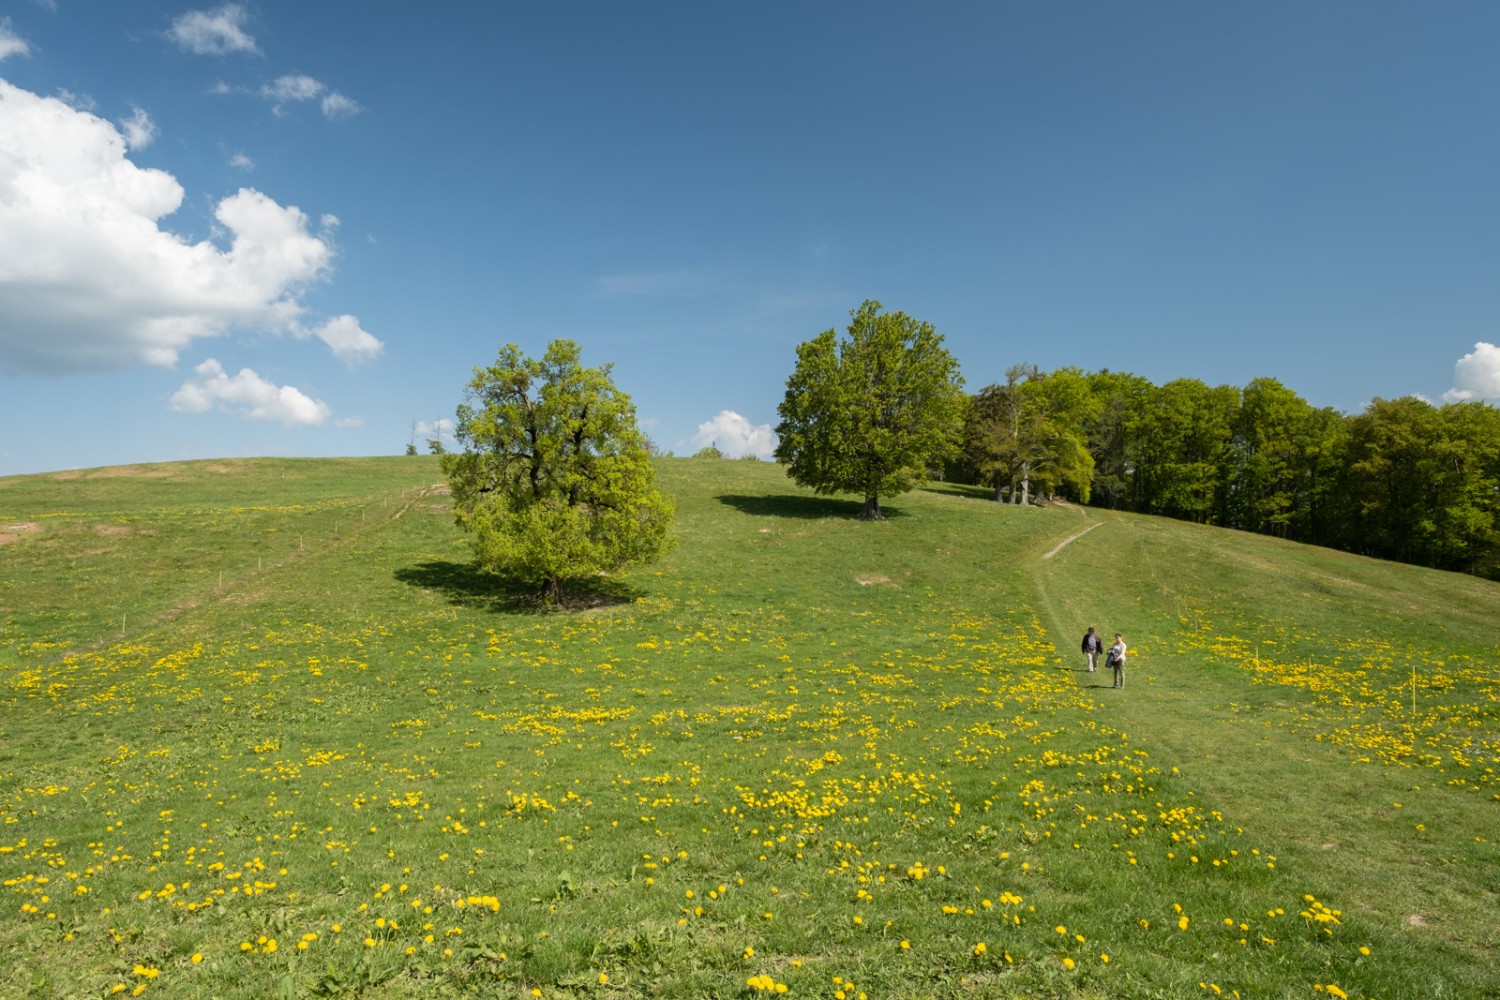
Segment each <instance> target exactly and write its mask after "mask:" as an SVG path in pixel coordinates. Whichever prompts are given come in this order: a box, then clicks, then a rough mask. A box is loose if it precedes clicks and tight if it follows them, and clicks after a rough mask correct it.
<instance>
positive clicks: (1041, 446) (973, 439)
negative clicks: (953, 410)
mask: <svg viewBox="0 0 1500 1000" xmlns="http://www.w3.org/2000/svg"><path fill="white" fill-rule="evenodd" d="M1005 376H1006V381H1005V384H1004V385H998V384H997V385H990V386H986V387H985V388H984V389H982V390H980V392H979V394H978V395H976V396H975V397H974V398H973V399H972V400H971V401H970V405H969V409H968V418H967V420H966V421H965V424H964V451H965V457H966V460H967V462H968V465H969V467H970V469H971V470H973V472H974V474H975V475H977V476H978V478H979V479H980V481H981V482H985V483H988V484H991V485H993V486H994V488H995V499H997V500H998V499H1000V494H1001V491H1002V489H1004V488H1009V490H1010V497H1011V501H1012V502H1013V503H1025V502H1027V501H1028V499H1029V497H1030V496H1031V495H1032V494H1033V493H1035V494H1036V495H1038V496H1041V495H1047V494H1053V493H1056V492H1057V491H1058V490H1063V491H1064V492H1066V493H1068V494H1069V495H1071V496H1072V497H1073V498H1074V499H1076V500H1079V501H1082V502H1085V503H1086V502H1088V499H1089V491H1090V487H1091V485H1092V478H1093V471H1094V458H1093V456H1092V455H1090V454H1089V449H1088V440H1087V433H1086V431H1085V428H1086V427H1087V426H1088V424H1089V423H1090V422H1091V421H1092V420H1094V419H1095V418H1096V417H1097V415H1098V413H1099V411H1100V409H1101V408H1102V403H1100V401H1099V400H1098V399H1097V398H1096V397H1095V396H1094V395H1093V393H1092V392H1090V389H1089V384H1088V382H1087V380H1086V379H1085V377H1084V375H1083V373H1082V372H1080V371H1079V370H1078V369H1076V368H1062V369H1059V370H1057V371H1055V372H1052V373H1051V374H1044V373H1043V372H1041V371H1039V370H1038V369H1037V367H1036V366H1035V365H1015V366H1012V367H1011V368H1010V369H1009V370H1008V371H1007V372H1006V373H1005Z"/></svg>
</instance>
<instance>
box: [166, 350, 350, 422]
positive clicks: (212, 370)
mask: <svg viewBox="0 0 1500 1000" xmlns="http://www.w3.org/2000/svg"><path fill="white" fill-rule="evenodd" d="M193 375H194V377H193V378H191V379H189V380H188V381H186V382H184V383H183V384H182V388H180V389H178V390H177V391H176V392H175V393H173V394H172V401H171V405H172V409H174V410H177V411H179V412H182V413H207V412H208V411H209V410H220V411H222V412H225V413H234V414H237V415H239V416H241V417H244V418H245V419H246V420H267V421H274V422H276V423H279V424H282V425H284V426H286V427H305V426H316V425H318V424H321V423H323V422H324V421H325V420H327V419H328V417H329V413H330V411H329V409H328V406H327V404H325V403H323V402H322V401H321V400H317V399H313V398H312V397H310V396H308V395H306V394H304V393H303V392H302V391H301V390H299V389H295V388H293V387H292V386H289V385H282V386H278V385H276V384H274V383H272V382H267V381H266V380H265V379H263V378H261V377H260V376H259V375H257V374H256V373H255V372H253V371H251V370H250V369H249V368H241V369H240V370H239V373H238V374H237V375H233V376H231V375H229V374H228V373H227V372H225V371H224V367H223V366H222V365H220V364H219V362H217V361H215V360H214V359H213V358H209V359H208V360H207V361H205V362H203V363H202V364H201V365H199V366H198V367H196V368H194V369H193Z"/></svg>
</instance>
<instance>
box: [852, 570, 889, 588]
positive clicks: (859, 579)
mask: <svg viewBox="0 0 1500 1000" xmlns="http://www.w3.org/2000/svg"><path fill="white" fill-rule="evenodd" d="M854 582H855V583H857V584H859V585H860V586H861V587H874V586H877V585H879V584H882V583H890V582H891V578H890V577H888V576H883V575H881V574H880V573H861V574H860V575H859V576H856V577H855V578H854Z"/></svg>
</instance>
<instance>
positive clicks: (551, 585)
mask: <svg viewBox="0 0 1500 1000" xmlns="http://www.w3.org/2000/svg"><path fill="white" fill-rule="evenodd" d="M562 596H563V582H562V580H560V579H552V580H548V581H547V582H546V584H544V585H543V586H542V600H543V601H545V602H546V603H548V604H558V603H560V602H561V601H562Z"/></svg>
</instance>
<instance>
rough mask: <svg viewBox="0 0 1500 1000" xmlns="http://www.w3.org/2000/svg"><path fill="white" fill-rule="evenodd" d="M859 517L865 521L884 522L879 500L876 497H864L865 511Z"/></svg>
mask: <svg viewBox="0 0 1500 1000" xmlns="http://www.w3.org/2000/svg"><path fill="white" fill-rule="evenodd" d="M859 516H860V517H862V518H863V519H865V520H866V521H884V520H885V515H884V514H882V513H881V512H880V498H879V497H877V496H867V497H865V509H864V512H863V513H862V514H860V515H859Z"/></svg>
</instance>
